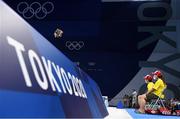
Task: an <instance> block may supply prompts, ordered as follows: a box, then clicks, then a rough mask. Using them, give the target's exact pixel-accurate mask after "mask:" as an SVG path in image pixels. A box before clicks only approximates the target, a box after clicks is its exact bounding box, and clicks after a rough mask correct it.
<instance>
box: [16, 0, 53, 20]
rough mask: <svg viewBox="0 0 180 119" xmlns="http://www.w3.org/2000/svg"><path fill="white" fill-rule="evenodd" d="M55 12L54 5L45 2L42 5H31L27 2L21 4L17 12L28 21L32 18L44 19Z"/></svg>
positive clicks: (37, 3) (34, 3)
mask: <svg viewBox="0 0 180 119" xmlns="http://www.w3.org/2000/svg"><path fill="white" fill-rule="evenodd" d="M53 10H54V4H53V3H52V2H45V3H43V4H42V5H41V4H40V3H39V2H33V3H31V4H30V5H29V4H28V3H27V2H20V3H19V4H18V5H17V11H18V12H19V13H20V14H22V15H23V17H24V18H26V19H31V18H32V17H36V18H37V19H44V18H45V17H46V16H47V14H50V13H51V12H53Z"/></svg>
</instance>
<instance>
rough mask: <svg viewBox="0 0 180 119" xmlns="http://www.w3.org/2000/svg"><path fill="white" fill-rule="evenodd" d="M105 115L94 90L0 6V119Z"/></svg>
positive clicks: (76, 70)
mask: <svg viewBox="0 0 180 119" xmlns="http://www.w3.org/2000/svg"><path fill="white" fill-rule="evenodd" d="M107 115H108V112H107V110H106V107H105V105H104V102H103V99H102V96H101V92H100V89H99V87H98V85H97V84H96V83H95V82H94V81H93V80H92V79H91V78H90V77H89V76H88V75H87V74H86V73H85V72H83V71H82V70H81V69H79V68H78V67H77V66H75V65H74V63H73V62H71V61H70V60H69V59H68V58H67V57H66V56H64V55H63V54H62V53H61V52H60V51H59V50H57V49H56V48H55V47H54V46H53V45H51V44H50V43H49V42H48V41H47V40H46V39H45V38H44V37H43V36H42V35H40V34H39V33H38V32H37V31H36V30H35V29H34V28H32V27H31V26H30V25H29V24H28V23H27V22H25V21H24V20H23V19H22V18H21V17H20V16H18V15H17V14H16V13H15V12H14V11H13V10H12V9H11V8H10V7H8V6H7V5H6V4H5V3H4V2H2V1H0V117H16V118H18V117H61V118H72V117H75V118H92V117H97V118H103V117H105V116H107Z"/></svg>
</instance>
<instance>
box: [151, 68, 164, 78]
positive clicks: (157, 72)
mask: <svg viewBox="0 0 180 119" xmlns="http://www.w3.org/2000/svg"><path fill="white" fill-rule="evenodd" d="M152 74H153V75H156V76H157V77H161V76H162V73H161V71H159V70H156V71H155V72H153V73H152Z"/></svg>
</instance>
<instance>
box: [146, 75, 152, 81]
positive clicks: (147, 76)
mask: <svg viewBox="0 0 180 119" xmlns="http://www.w3.org/2000/svg"><path fill="white" fill-rule="evenodd" d="M152 79H153V78H152V76H151V75H146V76H145V77H144V80H148V81H152Z"/></svg>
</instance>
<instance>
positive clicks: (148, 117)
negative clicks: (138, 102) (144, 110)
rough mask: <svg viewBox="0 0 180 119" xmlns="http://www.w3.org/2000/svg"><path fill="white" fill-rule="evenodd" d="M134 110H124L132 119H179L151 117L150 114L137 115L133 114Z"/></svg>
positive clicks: (173, 118) (175, 117)
mask: <svg viewBox="0 0 180 119" xmlns="http://www.w3.org/2000/svg"><path fill="white" fill-rule="evenodd" d="M134 110H135V109H126V111H127V112H128V113H129V114H130V115H131V117H133V118H134V119H140V118H145V119H159V118H161V119H180V116H164V115H152V114H137V113H135V112H134Z"/></svg>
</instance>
